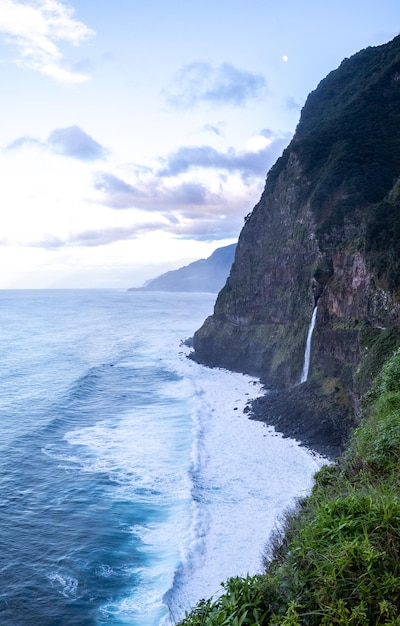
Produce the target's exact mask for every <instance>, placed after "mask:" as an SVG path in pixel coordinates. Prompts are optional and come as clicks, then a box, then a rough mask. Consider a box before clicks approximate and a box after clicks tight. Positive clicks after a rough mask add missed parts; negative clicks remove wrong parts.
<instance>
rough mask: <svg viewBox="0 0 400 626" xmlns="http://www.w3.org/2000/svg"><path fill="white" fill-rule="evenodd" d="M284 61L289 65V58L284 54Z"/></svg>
mask: <svg viewBox="0 0 400 626" xmlns="http://www.w3.org/2000/svg"><path fill="white" fill-rule="evenodd" d="M282 61H285V63H287V62H288V61H289V57H288V56H287V55H286V54H284V55H283V57H282Z"/></svg>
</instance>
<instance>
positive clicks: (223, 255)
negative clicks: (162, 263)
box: [128, 243, 236, 293]
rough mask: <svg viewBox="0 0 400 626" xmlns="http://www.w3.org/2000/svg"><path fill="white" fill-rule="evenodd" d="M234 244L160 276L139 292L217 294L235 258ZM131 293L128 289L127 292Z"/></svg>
mask: <svg viewBox="0 0 400 626" xmlns="http://www.w3.org/2000/svg"><path fill="white" fill-rule="evenodd" d="M235 250H236V244H235V243H234V244H231V245H230V246H224V247H223V248H217V249H216V250H215V251H214V252H213V253H212V255H211V256H209V257H208V258H207V259H200V260H199V261H194V262H193V263H190V264H189V265H186V266H185V267H181V268H179V269H177V270H172V271H170V272H166V273H165V274H161V276H158V277H157V278H154V279H153V280H150V281H149V282H148V283H147V284H146V285H145V286H144V287H140V288H139V289H140V290H141V291H143V290H146V291H198V292H201V291H206V292H210V293H214V292H215V293H217V292H218V291H219V290H220V289H221V288H222V287H223V286H224V284H225V282H226V279H227V277H228V275H229V271H230V269H231V266H232V262H233V259H234V256H235ZM131 290H132V291H133V289H130V290H128V291H131Z"/></svg>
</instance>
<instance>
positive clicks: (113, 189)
mask: <svg viewBox="0 0 400 626" xmlns="http://www.w3.org/2000/svg"><path fill="white" fill-rule="evenodd" d="M94 188H95V189H96V190H97V191H100V192H101V194H102V198H101V199H100V202H101V203H102V204H105V205H106V206H108V207H109V208H112V209H131V208H140V209H144V210H146V211H159V212H165V211H167V212H168V211H169V210H170V208H171V207H174V206H175V207H179V206H182V205H185V206H193V205H205V204H206V202H207V200H209V196H210V194H209V193H208V192H207V189H206V187H205V186H204V185H203V184H201V183H197V182H181V183H178V184H177V185H175V186H173V187H169V188H167V187H165V186H164V185H163V181H162V180H161V179H160V178H159V177H156V178H152V179H151V180H150V181H149V182H148V183H147V184H144V185H142V186H141V187H140V188H139V187H134V186H133V185H131V184H129V183H127V182H125V181H124V180H122V179H121V178H119V177H118V176H115V175H114V174H110V173H107V172H98V173H97V174H96V176H95V183H94Z"/></svg>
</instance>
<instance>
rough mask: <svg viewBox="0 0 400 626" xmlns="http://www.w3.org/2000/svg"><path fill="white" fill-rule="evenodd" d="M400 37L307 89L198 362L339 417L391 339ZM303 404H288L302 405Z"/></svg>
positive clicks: (398, 229) (399, 201)
mask: <svg viewBox="0 0 400 626" xmlns="http://www.w3.org/2000/svg"><path fill="white" fill-rule="evenodd" d="M399 176H400V37H396V38H395V39H394V40H392V41H391V42H389V43H388V44H385V45H383V46H379V47H375V48H367V49H366V50H363V51H361V52H359V53H358V54H356V55H354V56H353V57H351V58H350V59H346V60H344V61H343V63H342V64H341V66H340V67H339V68H338V69H337V70H335V71H334V72H331V73H330V74H329V75H328V76H327V77H326V78H325V79H324V80H323V81H322V82H321V83H320V84H319V86H318V88H317V89H316V90H315V91H314V92H312V93H311V94H310V95H309V97H308V99H307V102H306V104H305V106H304V108H303V111H302V114H301V118H300V122H299V124H298V127H297V130H296V133H295V136H294V137H293V140H292V141H291V143H290V145H289V146H288V148H287V149H286V150H285V151H284V153H283V155H282V157H281V158H280V159H278V161H277V162H276V164H275V165H274V166H273V168H272V169H271V170H270V172H269V174H268V177H267V180H266V185H265V189H264V192H263V194H262V197H261V199H260V202H259V203H258V204H257V205H256V207H255V208H254V210H253V212H252V213H251V215H250V216H249V217H248V219H247V221H246V223H245V225H244V228H243V230H242V232H241V235H240V238H239V242H238V246H237V251H236V257H235V262H234V264H233V267H232V270H231V274H230V277H229V278H228V281H227V283H226V285H225V287H224V288H223V289H222V291H221V292H220V294H219V296H218V299H217V302H216V305H215V310H214V314H213V315H212V316H211V317H209V318H208V319H207V320H206V321H205V323H204V325H203V326H202V328H201V329H199V330H198V331H197V332H196V333H195V336H194V349H195V352H194V358H195V359H196V360H198V361H201V362H204V363H207V364H209V365H213V366H221V367H227V368H230V369H234V370H239V371H243V372H249V373H252V374H257V375H260V376H261V378H262V379H263V380H264V381H265V383H266V384H267V385H268V386H269V387H274V388H282V387H287V386H290V385H293V384H295V383H298V382H299V381H300V375H301V370H302V364H303V356H304V349H305V342H306V336H307V329H308V326H309V323H310V319H311V316H312V311H313V309H314V307H315V306H316V305H317V306H318V313H317V321H316V327H315V331H314V336H313V344H312V355H311V368H310V378H309V381H308V383H307V385H306V387H308V388H309V389H310V390H311V389H313V390H314V392H315V393H316V394H317V396H321V395H324V396H325V397H326V398H328V399H329V402H328V404H332V406H333V405H334V406H335V407H336V408H338V409H342V410H343V412H344V413H345V412H347V413H351V412H352V411H354V409H356V408H357V398H358V397H359V395H360V393H362V391H364V390H365V388H366V387H367V386H368V384H369V381H370V380H371V376H372V375H374V374H375V373H376V372H377V371H378V368H379V367H380V365H381V363H382V361H383V359H384V358H386V357H387V356H388V354H389V353H390V352H391V350H392V349H393V347H395V346H396V345H398V343H399V342H400V332H399V326H400V273H399V268H400V256H399V253H400V239H399V234H400V179H399ZM297 400H298V399H296V402H297Z"/></svg>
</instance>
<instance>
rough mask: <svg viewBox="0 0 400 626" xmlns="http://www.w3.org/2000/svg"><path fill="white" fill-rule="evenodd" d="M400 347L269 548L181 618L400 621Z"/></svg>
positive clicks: (312, 625)
mask: <svg viewBox="0 0 400 626" xmlns="http://www.w3.org/2000/svg"><path fill="white" fill-rule="evenodd" d="M399 557H400V349H399V350H397V351H396V352H395V353H394V354H393V356H392V357H391V358H389V359H388V360H387V361H386V362H385V364H384V366H383V368H382V370H381V372H380V374H379V375H378V376H377V378H376V379H375V382H374V384H373V386H372V388H371V390H370V391H369V392H368V393H367V394H366V396H365V398H364V402H363V407H362V415H361V420H360V426H359V427H358V428H357V429H356V430H355V431H354V433H353V435H352V437H351V439H350V441H349V443H348V446H347V448H346V451H345V453H344V454H343V455H342V457H341V458H340V459H339V460H338V462H337V463H336V464H334V465H330V466H325V467H323V468H322V469H321V470H320V471H319V472H318V473H317V475H316V477H315V486H314V488H313V491H312V493H311V494H310V495H309V496H308V497H307V498H305V499H303V500H301V501H299V503H298V505H297V509H296V510H295V511H292V512H291V513H290V514H289V515H288V516H287V518H286V521H285V525H284V528H283V529H282V530H281V531H278V530H277V531H276V532H275V534H274V536H273V537H272V539H271V542H270V544H269V546H268V550H267V551H266V558H265V572H264V573H263V574H260V575H257V576H252V577H250V576H248V577H246V578H231V579H229V580H228V581H227V582H226V583H224V584H223V592H222V594H221V596H220V597H219V598H216V599H209V600H202V601H201V602H200V603H199V604H198V605H197V607H195V608H194V609H193V611H192V612H191V613H188V614H187V615H186V617H185V619H184V620H183V621H182V622H181V626H214V625H217V624H218V625H229V626H239V625H247V626H263V625H267V624H268V625H271V626H278V625H279V626H298V625H302V626H303V625H307V626H317V625H326V626H328V625H334V624H337V625H342V626H350V625H351V626H364V625H365V626H371V625H378V624H380V625H391V626H396V625H397V626H400V558H399Z"/></svg>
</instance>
